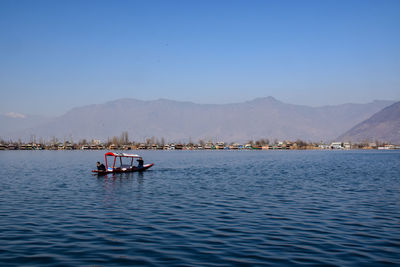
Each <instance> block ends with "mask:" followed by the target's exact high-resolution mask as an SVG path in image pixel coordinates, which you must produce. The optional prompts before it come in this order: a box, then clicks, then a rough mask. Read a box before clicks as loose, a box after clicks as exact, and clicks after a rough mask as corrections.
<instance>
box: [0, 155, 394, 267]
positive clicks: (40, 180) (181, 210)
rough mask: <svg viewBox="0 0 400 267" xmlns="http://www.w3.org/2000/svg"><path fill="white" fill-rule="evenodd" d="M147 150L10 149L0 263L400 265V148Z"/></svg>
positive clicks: (3, 168)
mask: <svg viewBox="0 0 400 267" xmlns="http://www.w3.org/2000/svg"><path fill="white" fill-rule="evenodd" d="M141 154H143V157H144V159H145V160H146V162H154V163H156V165H155V166H154V167H153V169H150V170H148V171H146V172H143V173H123V174H114V175H106V176H100V177H98V176H93V175H91V173H90V170H91V168H93V167H94V164H93V163H94V162H96V161H97V160H98V159H100V158H102V157H103V156H104V152H103V151H4V152H0V177H2V181H1V183H0V190H1V191H0V192H1V194H0V233H1V234H0V238H1V242H0V264H1V265H2V266H21V265H32V266H45V265H49V266H54V265H67V266H68V265H69V266H77V265H100V266H108V265H126V266H132V265H163V266H164V265H183V266H193V265H197V266H203V265H294V264H305V265H311V264H317V265H327V264H331V265H373V266H375V265H385V264H392V265H396V264H397V265H398V264H400V259H399V255H400V246H399V244H400V206H399V203H400V170H399V167H398V166H399V162H400V153H399V152H397V151H393V152H385V151H250V152H249V151H143V152H141ZM21 166H23V168H22V167H21Z"/></svg>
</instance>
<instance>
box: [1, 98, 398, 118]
mask: <svg viewBox="0 0 400 267" xmlns="http://www.w3.org/2000/svg"><path fill="white" fill-rule="evenodd" d="M266 98H271V99H274V100H276V101H278V102H281V103H284V104H290V105H296V106H304V107H311V108H318V107H327V106H340V105H346V104H355V105H357V104H360V105H363V104H368V103H373V102H375V101H383V102H392V101H394V102H398V101H400V100H397V99H373V100H371V101H368V102H358V103H356V102H343V103H338V104H326V105H315V106H312V105H304V104H299V103H288V102H284V101H282V100H280V99H277V98H275V97H273V96H265V97H256V98H253V99H244V100H242V101H235V102H227V103H200V102H194V101H188V100H176V99H170V98H157V99H149V100H145V99H139V98H132V97H122V98H116V99H110V100H107V101H105V102H98V103H87V104H82V105H79V106H73V107H71V108H70V109H67V110H65V111H64V112H62V113H60V114H51V115H50V114H37V113H21V112H17V111H15V110H11V111H8V112H3V113H0V115H3V116H6V117H9V118H19V119H24V118H26V117H27V116H41V117H47V118H54V117H58V116H62V115H64V114H65V113H67V112H69V111H71V110H72V109H75V108H81V107H87V106H92V105H103V104H106V103H109V102H115V101H121V100H125V99H127V100H137V101H143V102H153V101H160V100H165V101H174V102H181V103H185V102H186V103H192V104H196V105H229V104H241V103H245V102H252V101H255V100H257V99H266Z"/></svg>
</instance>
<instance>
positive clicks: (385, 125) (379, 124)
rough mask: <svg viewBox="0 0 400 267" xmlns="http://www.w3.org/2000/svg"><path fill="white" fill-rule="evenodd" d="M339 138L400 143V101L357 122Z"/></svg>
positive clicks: (354, 140) (355, 140) (353, 140)
mask: <svg viewBox="0 0 400 267" xmlns="http://www.w3.org/2000/svg"><path fill="white" fill-rule="evenodd" d="M338 140H343V141H351V142H363V141H367V140H369V141H374V140H380V141H385V142H389V143H393V144H400V102H396V103H394V104H393V105H390V106H388V107H386V108H384V109H382V110H381V111H379V112H377V113H376V114H374V115H373V116H372V117H370V118H369V119H367V120H365V121H363V122H361V123H359V124H357V125H356V126H354V127H353V128H351V129H350V130H349V131H347V132H346V133H344V134H343V135H341V136H339V137H338Z"/></svg>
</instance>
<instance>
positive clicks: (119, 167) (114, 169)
mask: <svg viewBox="0 0 400 267" xmlns="http://www.w3.org/2000/svg"><path fill="white" fill-rule="evenodd" d="M110 158H111V159H110ZM139 158H141V157H140V156H139V155H136V154H126V153H113V152H108V153H106V154H105V155H104V159H105V164H106V165H105V167H106V170H105V171H101V170H93V171H92V172H93V173H94V174H97V175H105V174H108V173H124V172H142V171H145V170H147V169H148V168H150V167H152V166H153V165H154V163H150V164H144V165H143V166H135V164H134V160H135V159H139ZM109 159H110V160H111V161H112V165H111V164H109V162H108V160H109ZM111 161H110V163H111Z"/></svg>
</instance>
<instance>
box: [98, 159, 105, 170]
mask: <svg viewBox="0 0 400 267" xmlns="http://www.w3.org/2000/svg"><path fill="white" fill-rule="evenodd" d="M96 165H97V170H98V171H105V170H106V166H104V164H103V163H100V161H98V162H97V164H96Z"/></svg>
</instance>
